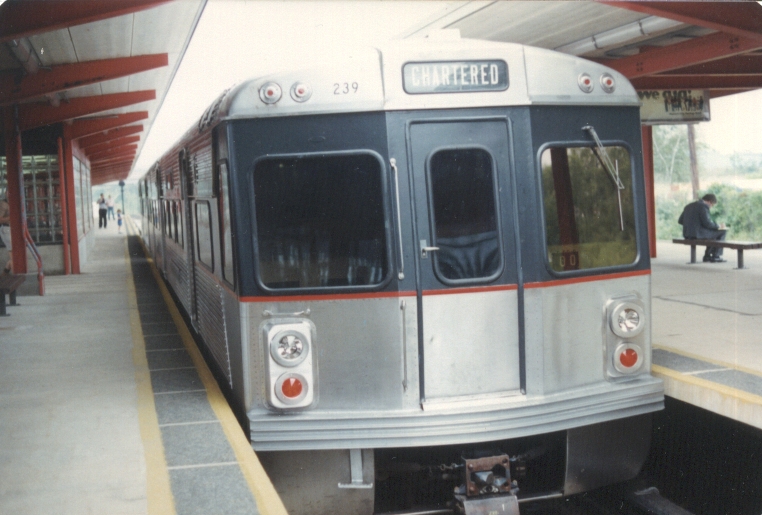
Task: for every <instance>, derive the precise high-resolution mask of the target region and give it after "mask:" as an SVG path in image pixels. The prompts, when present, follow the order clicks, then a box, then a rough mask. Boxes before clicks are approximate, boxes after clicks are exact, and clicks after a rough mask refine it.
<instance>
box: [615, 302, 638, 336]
mask: <svg viewBox="0 0 762 515" xmlns="http://www.w3.org/2000/svg"><path fill="white" fill-rule="evenodd" d="M645 325H646V324H645V320H644V316H643V308H641V307H640V306H638V305H637V304H634V303H632V302H625V303H623V304H620V305H618V306H617V307H616V308H614V310H613V311H612V312H611V330H612V331H613V332H614V334H616V335H617V336H619V337H620V338H631V337H633V336H636V335H638V334H640V332H641V331H643V328H644V327H645Z"/></svg>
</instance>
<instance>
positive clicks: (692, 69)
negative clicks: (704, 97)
mask: <svg viewBox="0 0 762 515" xmlns="http://www.w3.org/2000/svg"><path fill="white" fill-rule="evenodd" d="M755 73H762V54H743V55H734V56H732V57H728V58H726V59H717V60H716V61H709V62H707V63H701V64H696V65H694V66H686V67H684V68H678V69H676V70H672V71H668V72H664V75H748V74H755Z"/></svg>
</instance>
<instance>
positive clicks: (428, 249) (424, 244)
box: [421, 240, 439, 259]
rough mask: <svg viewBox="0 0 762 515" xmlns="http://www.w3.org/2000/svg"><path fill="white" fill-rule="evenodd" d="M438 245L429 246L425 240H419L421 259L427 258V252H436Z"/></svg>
mask: <svg viewBox="0 0 762 515" xmlns="http://www.w3.org/2000/svg"><path fill="white" fill-rule="evenodd" d="M437 250H439V247H429V246H428V242H427V241H426V240H421V259H428V257H429V252H436V251H437Z"/></svg>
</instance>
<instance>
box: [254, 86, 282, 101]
mask: <svg viewBox="0 0 762 515" xmlns="http://www.w3.org/2000/svg"><path fill="white" fill-rule="evenodd" d="M281 96H283V92H282V91H281V89H280V86H279V85H278V84H277V83H275V82H266V83H264V84H262V87H260V88H259V99H260V100H261V101H262V102H264V103H265V104H274V103H275V102H277V101H278V100H280V97H281Z"/></svg>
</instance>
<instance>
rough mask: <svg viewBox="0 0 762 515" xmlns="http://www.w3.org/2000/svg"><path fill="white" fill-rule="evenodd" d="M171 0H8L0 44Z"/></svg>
mask: <svg viewBox="0 0 762 515" xmlns="http://www.w3.org/2000/svg"><path fill="white" fill-rule="evenodd" d="M169 1H171V0H109V1H108V2H96V1H94V0H58V1H42V0H33V1H31V2H30V1H28V0H8V1H6V2H5V3H4V4H2V5H0V43H2V42H5V41H10V40H12V39H20V38H24V37H28V36H33V35H35V34H40V33H42V32H49V31H52V30H58V29H65V28H67V27H73V26H75V25H82V24H84V23H91V22H94V21H100V20H105V19H108V18H114V17H116V16H122V15H124V14H130V13H134V12H138V11H142V10H144V9H150V8H151V7H155V6H157V5H161V4H164V3H167V2H169Z"/></svg>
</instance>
